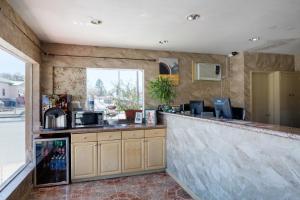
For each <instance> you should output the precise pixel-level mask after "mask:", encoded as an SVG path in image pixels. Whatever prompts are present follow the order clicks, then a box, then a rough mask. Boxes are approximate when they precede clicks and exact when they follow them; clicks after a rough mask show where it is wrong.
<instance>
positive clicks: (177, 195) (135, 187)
mask: <svg viewBox="0 0 300 200" xmlns="http://www.w3.org/2000/svg"><path fill="white" fill-rule="evenodd" d="M29 199H30V200H40V199H41V200H94V199H95V200H102V199H103V200H173V199H174V200H192V198H191V197H190V196H189V195H188V194H187V193H186V192H185V191H184V190H183V189H182V188H181V187H180V186H179V185H178V184H177V183H176V182H175V181H174V179H172V178H171V177H170V176H169V175H167V174H166V173H155V174H147V175H139V176H130V177H122V178H114V179H106V180H99V181H90V182H83V183H74V184H70V185H63V186H55V187H47V188H35V189H33V191H32V193H31V194H30V196H29Z"/></svg>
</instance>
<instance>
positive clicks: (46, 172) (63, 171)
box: [34, 137, 69, 187]
mask: <svg viewBox="0 0 300 200" xmlns="http://www.w3.org/2000/svg"><path fill="white" fill-rule="evenodd" d="M34 152H35V154H34V155H35V171H34V185H35V186H38V187H40V186H50V185H61V184H68V183H69V139H68V138H67V137H65V138H46V139H44V138H41V139H40V138H39V139H35V140H34Z"/></svg>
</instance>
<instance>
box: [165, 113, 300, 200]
mask: <svg viewBox="0 0 300 200" xmlns="http://www.w3.org/2000/svg"><path fill="white" fill-rule="evenodd" d="M166 121H167V140H166V141H167V145H166V146H167V171H168V172H169V173H171V174H172V175H173V176H175V177H176V179H177V180H179V181H180V182H181V184H183V185H185V186H186V187H187V188H188V189H189V190H190V191H192V192H193V193H194V194H195V195H196V196H198V197H199V199H202V200H206V199H209V200H232V199H244V200H248V199H249V200H253V199H256V200H265V199H272V200H281V199H289V200H298V199H299V196H300V179H299V177H300V141H299V140H297V139H291V138H284V137H280V136H274V135H268V134H265V133H263V132H256V131H254V130H253V131H251V130H246V129H242V128H235V127H230V126H226V125H222V124H217V123H213V122H207V121H203V120H202V121H201V120H199V119H190V118H184V117H182V116H174V115H166Z"/></svg>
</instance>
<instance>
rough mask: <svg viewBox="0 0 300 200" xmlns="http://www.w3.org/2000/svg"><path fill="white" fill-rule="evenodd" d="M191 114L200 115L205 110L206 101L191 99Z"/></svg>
mask: <svg viewBox="0 0 300 200" xmlns="http://www.w3.org/2000/svg"><path fill="white" fill-rule="evenodd" d="M190 110H191V114H194V115H200V114H201V113H202V112H203V110H204V101H190Z"/></svg>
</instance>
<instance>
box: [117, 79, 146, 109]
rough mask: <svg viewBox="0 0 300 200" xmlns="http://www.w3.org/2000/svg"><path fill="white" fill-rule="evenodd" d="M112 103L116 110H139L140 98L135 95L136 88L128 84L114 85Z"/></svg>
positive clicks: (140, 107)
mask: <svg viewBox="0 0 300 200" xmlns="http://www.w3.org/2000/svg"><path fill="white" fill-rule="evenodd" d="M112 93H114V94H118V95H113V96H114V97H113V102H114V104H115V105H116V106H117V110H120V111H123V110H124V111H126V110H141V109H142V107H143V106H142V104H141V102H140V96H139V95H138V93H137V89H136V86H134V85H132V84H130V83H127V84H125V83H123V82H122V81H121V83H120V84H114V89H113V92H112Z"/></svg>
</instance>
